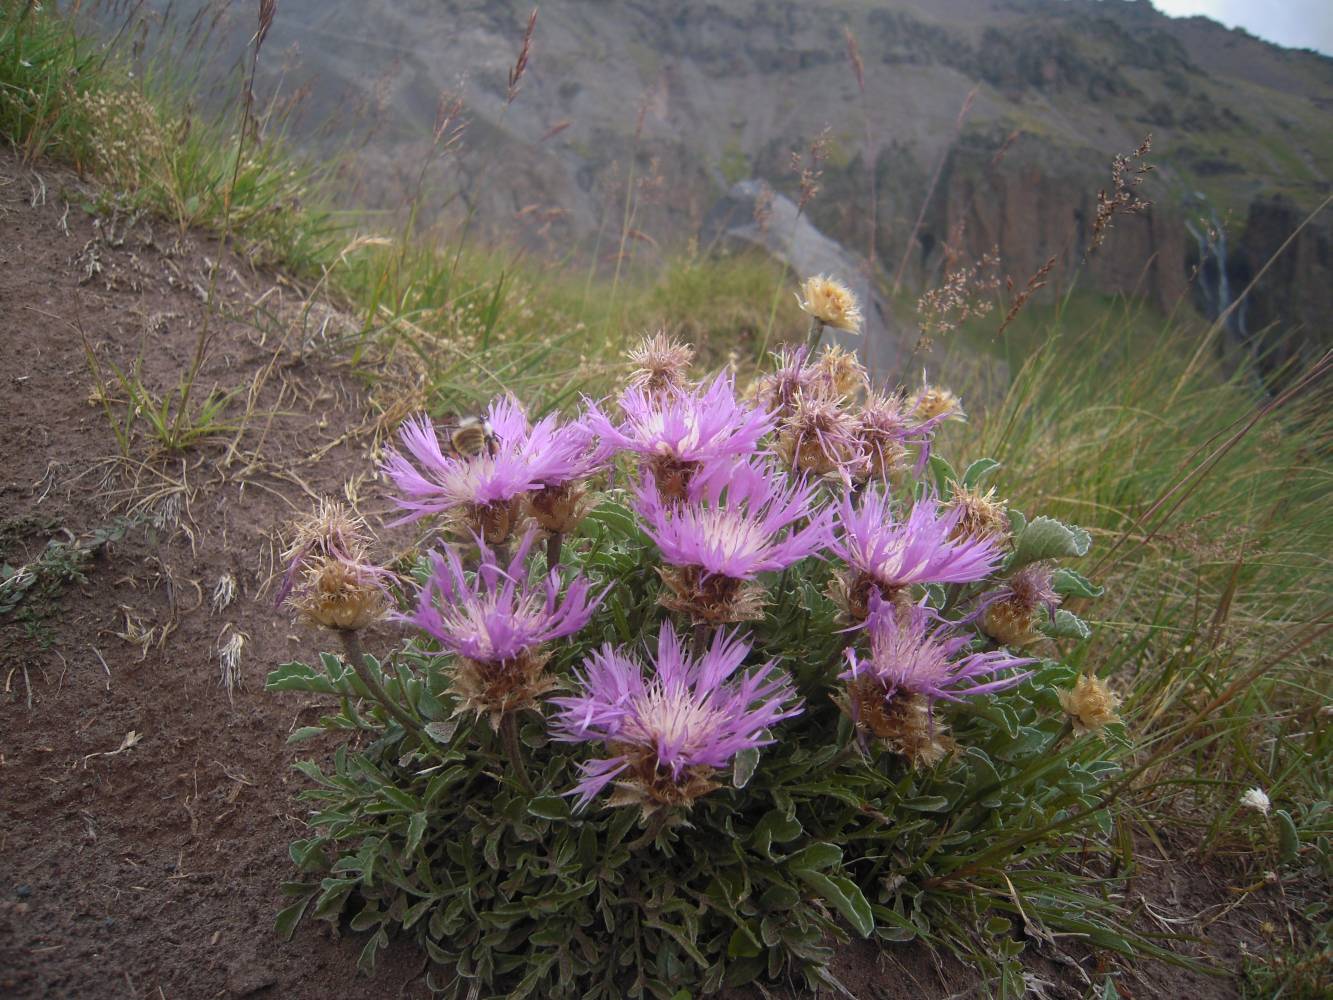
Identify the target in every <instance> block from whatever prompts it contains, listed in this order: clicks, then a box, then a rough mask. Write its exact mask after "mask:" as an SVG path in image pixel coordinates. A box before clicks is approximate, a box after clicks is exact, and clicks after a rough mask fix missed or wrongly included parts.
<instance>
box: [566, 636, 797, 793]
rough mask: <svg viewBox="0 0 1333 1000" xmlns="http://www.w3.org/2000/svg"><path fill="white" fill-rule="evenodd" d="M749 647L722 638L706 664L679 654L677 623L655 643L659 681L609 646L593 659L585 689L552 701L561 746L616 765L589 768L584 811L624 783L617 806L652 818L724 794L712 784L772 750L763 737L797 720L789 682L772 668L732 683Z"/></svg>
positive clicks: (582, 678) (583, 679)
mask: <svg viewBox="0 0 1333 1000" xmlns="http://www.w3.org/2000/svg"><path fill="white" fill-rule="evenodd" d="M749 653H750V645H749V644H748V643H746V642H743V641H742V640H741V639H740V638H739V637H738V636H737V635H736V634H735V633H731V634H727V633H726V632H723V631H718V632H717V633H715V634H714V636H713V643H712V645H711V646H710V647H709V649H708V650H707V651H706V652H705V653H704V654H703V655H702V656H701V657H699V658H698V659H695V658H693V657H691V656H689V655H688V654H687V653H686V652H685V651H684V649H682V648H681V644H680V640H679V639H678V638H677V636H676V632H675V630H674V629H673V628H672V627H671V624H670V622H664V623H663V625H662V629H661V632H660V633H659V635H658V640H657V656H656V658H655V660H654V662H653V664H652V675H651V677H649V678H645V676H644V670H643V668H642V667H641V666H640V665H639V663H638V662H637V661H636V660H634V659H632V658H630V657H629V656H628V655H626V653H625V652H624V651H623V650H620V649H614V648H612V647H611V646H610V645H606V646H603V647H602V649H601V650H599V651H597V652H594V653H592V654H591V655H590V656H589V657H588V658H587V659H586V660H585V661H584V664H583V669H582V672H581V674H579V675H578V677H577V681H578V684H579V687H580V689H581V690H580V691H579V692H578V693H577V694H575V695H573V696H571V697H566V698H554V699H552V703H553V704H554V705H556V706H557V707H558V709H559V712H558V714H557V715H556V718H555V737H556V739H559V740H563V741H565V742H599V741H600V742H603V743H605V744H606V747H607V751H608V753H609V754H610V756H607V757H603V758H600V759H596V760H592V761H589V762H588V763H586V764H584V765H583V777H582V780H581V781H580V782H579V783H578V784H577V785H576V786H575V788H574V790H573V792H571V794H575V795H577V796H578V797H579V802H578V804H579V807H580V808H582V807H584V806H586V805H587V804H588V803H589V802H591V801H592V800H593V799H594V798H595V797H596V796H597V794H598V793H599V792H601V791H602V789H603V788H605V787H606V786H607V785H608V784H610V783H611V782H612V781H613V780H615V779H617V778H619V779H620V780H619V781H617V782H616V783H617V785H618V786H619V788H618V792H617V795H616V796H615V797H614V798H613V799H612V802H611V804H612V805H626V804H631V803H634V804H638V805H640V806H642V807H643V809H644V811H645V812H652V811H653V810H655V809H658V808H661V807H663V806H679V805H689V804H690V803H691V802H692V801H693V800H694V799H695V798H697V797H698V796H699V795H702V794H705V793H706V792H708V791H711V790H712V789H713V788H716V787H717V785H716V784H715V783H714V782H712V781H711V780H710V776H711V775H712V774H713V773H714V772H715V771H717V770H719V769H721V768H724V767H726V766H727V765H728V764H729V763H730V762H731V759H732V758H733V757H734V756H735V755H736V754H738V753H739V752H740V751H742V750H746V749H749V748H751V747H760V746H765V745H767V744H769V743H771V742H773V740H772V738H771V737H768V736H766V735H765V733H764V731H765V730H766V729H768V728H769V727H771V726H774V725H776V724H777V723H778V722H780V721H782V720H783V719H789V718H791V717H792V716H795V715H799V714H800V712H801V706H800V704H799V703H795V704H793V701H794V694H793V691H792V687H791V681H790V678H788V677H787V676H786V675H785V674H782V673H780V672H778V671H776V670H775V669H774V668H773V665H772V664H771V663H769V664H765V665H764V666H763V667H762V668H760V669H759V670H757V671H752V672H750V673H745V674H742V675H741V676H740V677H739V678H735V679H733V675H735V674H736V672H737V671H738V670H739V669H740V666H741V664H742V663H744V662H745V658H746V656H748V655H749Z"/></svg>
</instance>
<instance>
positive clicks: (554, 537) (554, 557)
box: [546, 531, 565, 571]
mask: <svg viewBox="0 0 1333 1000" xmlns="http://www.w3.org/2000/svg"><path fill="white" fill-rule="evenodd" d="M564 541H565V536H564V535H562V534H561V533H560V532H558V531H553V532H551V534H550V536H549V537H548V538H547V539H546V569H547V570H548V571H549V570H553V569H555V568H556V567H557V566H559V565H560V547H561V546H562V545H563V544H564Z"/></svg>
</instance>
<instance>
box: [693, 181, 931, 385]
mask: <svg viewBox="0 0 1333 1000" xmlns="http://www.w3.org/2000/svg"><path fill="white" fill-rule="evenodd" d="M700 243H701V244H702V245H704V246H709V247H714V248H716V249H719V250H728V249H750V248H759V249H761V250H764V251H765V252H767V253H768V254H769V255H770V256H771V257H773V258H774V259H775V260H778V261H780V262H782V263H783V264H784V265H786V266H787V267H788V268H789V269H790V270H791V272H792V274H793V277H794V279H796V280H799V279H802V278H807V277H810V276H811V275H816V274H826V275H829V276H830V277H834V278H837V279H838V280H839V281H841V282H842V283H843V284H845V285H847V287H849V288H850V289H851V290H852V291H853V292H855V293H856V297H857V299H858V301H860V303H861V309H862V313H863V314H864V316H865V328H864V331H863V333H862V334H861V335H860V336H856V335H854V334H849V333H846V332H844V331H842V330H830V329H826V330H825V331H824V339H823V341H822V342H823V343H833V344H837V345H838V346H840V347H843V348H845V349H847V350H855V351H856V352H857V353H858V354H860V356H861V361H862V363H863V364H865V366H866V368H867V369H869V370H870V374H871V375H872V377H873V378H874V380H875V381H876V382H878V383H886V382H892V381H893V380H894V379H896V378H897V377H898V374H899V368H900V365H901V362H902V359H903V357H904V356H905V355H906V352H907V350H908V349H909V347H910V340H909V338H910V337H911V336H912V333H911V331H910V330H908V329H906V328H904V327H902V326H901V325H899V324H897V323H895V322H894V320H893V317H892V315H891V313H890V310H889V305H888V303H887V302H886V301H885V300H884V298H883V297H882V296H881V295H880V294H879V293H878V292H877V291H876V290H875V288H874V286H873V285H872V284H871V282H870V280H869V277H868V275H869V274H870V269H869V267H868V266H867V264H866V260H865V258H864V257H860V256H858V255H857V254H854V253H852V252H851V251H849V250H847V249H846V248H845V247H843V246H842V245H841V244H840V243H838V242H837V241H836V240H834V239H832V238H830V237H828V236H826V235H825V234H823V233H821V232H820V231H819V230H818V229H816V228H815V226H814V223H812V222H811V221H810V220H809V219H808V218H807V217H805V216H804V215H802V214H801V213H800V212H798V211H797V207H796V204H795V203H794V202H793V201H792V200H791V199H790V198H788V197H786V196H785V195H781V194H777V193H775V192H774V191H773V189H772V188H770V187H769V186H768V185H767V184H765V183H764V182H762V181H753V180H746V181H738V182H737V183H735V184H733V185H732V187H731V190H730V191H728V192H727V194H726V196H725V197H723V198H722V199H720V200H719V201H718V202H717V204H716V205H714V206H713V208H712V210H711V211H710V212H709V213H708V216H707V218H706V219H705V220H704V225H703V229H702V231H701V233H700ZM793 285H795V280H794V281H793Z"/></svg>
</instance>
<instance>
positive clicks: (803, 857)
mask: <svg viewBox="0 0 1333 1000" xmlns="http://www.w3.org/2000/svg"><path fill="white" fill-rule="evenodd" d="M841 861H842V848H841V847H834V846H833V845H832V844H822V843H821V844H811V845H810V846H809V847H807V848H805V849H804V850H800V851H797V852H796V853H795V854H793V855H792V856H791V857H790V858H788V859H787V864H788V865H790V866H791V867H792V868H794V869H797V870H799V871H812V872H817V871H823V870H824V869H825V868H832V867H833V866H834V865H836V864H839V863H841Z"/></svg>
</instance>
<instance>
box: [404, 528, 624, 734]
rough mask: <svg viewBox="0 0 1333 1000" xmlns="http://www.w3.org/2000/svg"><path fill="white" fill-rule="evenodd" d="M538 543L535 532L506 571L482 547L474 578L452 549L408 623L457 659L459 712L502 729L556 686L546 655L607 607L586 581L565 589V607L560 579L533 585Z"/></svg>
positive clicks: (438, 555) (436, 558)
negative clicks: (531, 557)
mask: <svg viewBox="0 0 1333 1000" xmlns="http://www.w3.org/2000/svg"><path fill="white" fill-rule="evenodd" d="M535 537H536V534H535V532H534V531H532V530H529V531H528V532H527V533H526V534H525V535H524V537H523V540H522V542H521V543H520V544H519V546H518V548H517V549H516V550H515V552H514V556H513V558H512V559H511V560H510V562H509V565H508V566H507V567H502V566H501V565H500V563H499V560H498V559H497V558H496V556H495V554H494V553H493V552H492V551H491V550H490V549H489V548H487V547H486V544H485V542H483V541H481V540H480V539H478V547H479V548H480V551H481V564H480V565H479V566H478V568H477V571H476V573H475V574H468V573H467V572H466V571H465V570H464V569H463V563H462V561H461V560H460V559H459V557H458V553H457V552H456V551H455V550H454V549H453V548H446V549H443V550H442V551H439V552H435V553H433V554H432V556H431V572H430V576H429V577H428V578H427V580H426V584H425V586H424V587H422V589H421V593H420V595H419V597H418V600H417V609H416V612H415V614H413V615H411V616H410V617H408V618H407V619H406V620H407V621H409V622H411V623H412V624H413V625H415V626H417V627H418V628H420V629H421V630H422V631H424V632H426V633H427V634H428V635H430V636H431V637H433V638H434V639H435V640H436V641H437V642H439V643H440V645H441V646H443V647H444V648H445V649H446V650H448V651H449V652H451V653H453V654H454V655H455V656H456V657H457V658H458V659H457V662H456V664H455V665H454V666H453V668H452V670H453V673H452V679H453V690H454V693H456V694H457V695H459V696H460V698H461V703H460V705H459V710H460V711H464V710H471V711H474V712H476V713H477V714H478V715H485V716H488V717H489V719H490V722H491V725H492V726H493V727H496V728H499V724H500V720H501V719H502V718H503V717H504V716H505V715H506V714H508V713H511V712H518V711H521V710H522V709H526V708H532V707H533V706H535V705H536V703H537V700H538V699H539V698H540V697H541V696H542V695H543V694H545V693H546V692H548V691H550V690H551V688H553V687H555V686H556V681H555V679H554V678H552V677H550V676H548V675H547V674H546V673H545V666H546V661H547V659H548V658H549V656H550V654H549V652H547V651H546V650H544V649H543V648H542V647H543V646H545V645H546V644H547V643H550V642H552V641H554V640H556V639H562V638H564V637H566V636H569V635H573V634H574V633H575V632H577V631H579V630H580V629H581V628H583V626H585V625H587V624H588V621H589V619H591V618H592V613H593V611H594V610H595V609H596V607H597V605H598V604H599V603H600V602H601V596H600V595H599V596H597V597H590V595H589V586H588V583H587V582H586V581H585V580H582V579H575V580H573V581H571V582H570V583H569V584H568V585H567V586H566V588H565V593H564V597H563V600H562V599H561V598H560V576H559V573H558V571H552V572H551V573H549V574H548V575H547V576H546V577H545V578H544V579H543V580H541V581H540V582H535V581H530V580H529V577H528V572H527V569H526V565H527V558H528V552H529V550H530V549H531V548H532V544H533V541H534V539H535Z"/></svg>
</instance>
